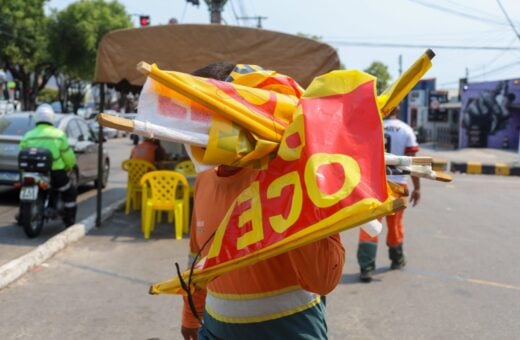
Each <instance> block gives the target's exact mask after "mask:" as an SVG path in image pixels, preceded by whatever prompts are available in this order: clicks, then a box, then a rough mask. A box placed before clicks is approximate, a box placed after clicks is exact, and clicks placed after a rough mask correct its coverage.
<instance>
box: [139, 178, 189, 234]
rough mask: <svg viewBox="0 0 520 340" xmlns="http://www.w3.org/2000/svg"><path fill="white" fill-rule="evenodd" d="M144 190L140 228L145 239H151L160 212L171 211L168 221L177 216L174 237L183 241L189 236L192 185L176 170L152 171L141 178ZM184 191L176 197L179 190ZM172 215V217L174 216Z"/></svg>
mask: <svg viewBox="0 0 520 340" xmlns="http://www.w3.org/2000/svg"><path fill="white" fill-rule="evenodd" d="M141 187H142V189H143V198H142V212H141V214H142V215H141V216H142V220H141V223H142V224H141V227H142V230H143V235H144V238H145V239H148V238H150V233H151V231H152V230H153V229H154V228H155V220H156V216H157V213H158V212H163V211H164V212H168V222H173V219H174V217H175V238H176V239H177V240H180V239H182V233H183V232H184V233H188V216H189V208H190V207H189V205H190V203H189V185H188V181H187V180H186V177H185V176H184V175H183V174H181V173H179V172H176V171H169V170H159V171H151V172H148V173H147V174H145V175H144V176H143V177H142V178H141ZM178 187H181V188H182V192H181V194H180V195H177V188H178ZM172 212H173V215H172V214H171V213H172Z"/></svg>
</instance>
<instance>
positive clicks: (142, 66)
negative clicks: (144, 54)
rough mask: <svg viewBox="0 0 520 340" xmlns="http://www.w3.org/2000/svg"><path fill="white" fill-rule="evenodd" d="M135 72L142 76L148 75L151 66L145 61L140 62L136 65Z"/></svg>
mask: <svg viewBox="0 0 520 340" xmlns="http://www.w3.org/2000/svg"><path fill="white" fill-rule="evenodd" d="M136 69H137V71H139V72H141V73H142V74H144V75H148V74H150V72H152V65H150V64H148V63H147V62H145V61H141V62H139V63H138V64H137V67H136Z"/></svg>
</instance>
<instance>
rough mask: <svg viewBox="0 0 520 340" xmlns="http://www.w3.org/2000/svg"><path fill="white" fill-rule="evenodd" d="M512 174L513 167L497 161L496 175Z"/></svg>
mask: <svg viewBox="0 0 520 340" xmlns="http://www.w3.org/2000/svg"><path fill="white" fill-rule="evenodd" d="M510 174H511V169H510V168H509V166H508V165H507V164H505V163H496V164H495V175H499V176H509V175H510Z"/></svg>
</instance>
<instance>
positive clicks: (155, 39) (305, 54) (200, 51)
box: [95, 24, 340, 87]
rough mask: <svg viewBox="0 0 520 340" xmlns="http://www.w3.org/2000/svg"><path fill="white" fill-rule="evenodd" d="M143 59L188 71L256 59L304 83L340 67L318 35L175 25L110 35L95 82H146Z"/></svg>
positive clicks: (101, 50) (101, 48)
mask: <svg viewBox="0 0 520 340" xmlns="http://www.w3.org/2000/svg"><path fill="white" fill-rule="evenodd" d="M140 61H146V62H148V63H155V64H157V66H158V67H159V68H161V69H163V70H174V71H180V72H185V73H190V72H192V71H194V70H196V69H198V68H200V67H203V66H205V65H207V64H209V63H212V62H218V61H229V62H232V63H241V64H255V65H259V66H262V67H263V68H266V69H271V70H275V71H276V72H278V73H282V74H286V75H288V76H291V77H292V78H294V79H295V80H296V81H297V82H298V83H299V84H300V85H301V86H303V87H307V85H309V83H310V82H311V81H312V79H313V78H314V77H316V76H319V75H321V74H324V73H327V72H329V71H332V70H334V69H338V68H339V66H340V64H339V58H338V55H337V53H336V50H335V49H334V48H332V47H331V46H329V45H327V44H324V43H321V42H319V41H316V40H313V39H308V38H304V37H299V36H294V35H289V34H285V33H280V32H274V31H267V30H262V29H256V28H248V27H237V26H223V25H193V24H186V25H178V24H173V25H165V26H149V27H144V28H134V29H125V30H117V31H113V32H110V33H108V34H107V35H105V36H104V37H103V39H102V40H101V42H100V45H99V49H98V56H97V62H96V73H95V81H96V82H99V83H108V84H114V85H116V84H119V83H121V82H124V81H126V82H128V83H129V84H130V85H133V86H142V85H143V84H144V81H145V78H146V77H145V76H144V75H143V74H142V73H140V72H138V71H137V70H136V65H137V64H138V63H139V62H140Z"/></svg>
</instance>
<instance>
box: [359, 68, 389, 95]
mask: <svg viewBox="0 0 520 340" xmlns="http://www.w3.org/2000/svg"><path fill="white" fill-rule="evenodd" d="M364 71H365V72H366V73H368V74H371V75H373V76H374V77H376V78H377V85H376V88H377V94H381V92H383V91H384V90H385V89H386V87H387V86H388V83H389V82H390V79H391V78H392V77H391V76H390V73H389V72H388V66H386V65H385V64H383V63H382V62H380V61H374V62H372V64H370V66H369V67H368V68H366V69H365V70H364Z"/></svg>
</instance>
